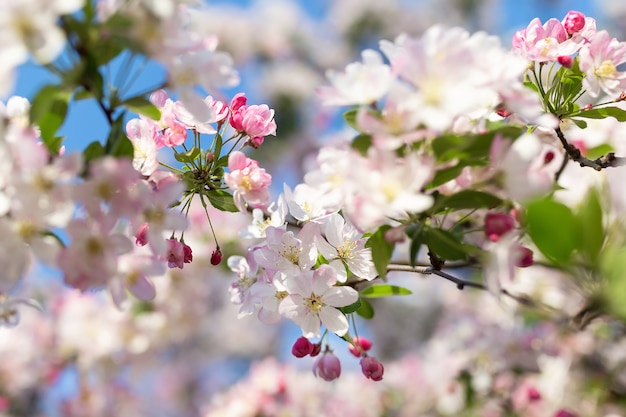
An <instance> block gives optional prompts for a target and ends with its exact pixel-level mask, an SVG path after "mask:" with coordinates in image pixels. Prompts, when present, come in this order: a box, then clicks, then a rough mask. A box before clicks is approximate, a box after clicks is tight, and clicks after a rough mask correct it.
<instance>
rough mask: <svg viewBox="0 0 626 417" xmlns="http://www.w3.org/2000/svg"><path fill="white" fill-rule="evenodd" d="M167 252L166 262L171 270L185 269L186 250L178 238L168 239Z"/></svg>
mask: <svg viewBox="0 0 626 417" xmlns="http://www.w3.org/2000/svg"><path fill="white" fill-rule="evenodd" d="M166 242H167V252H166V253H165V256H164V258H165V260H166V261H167V266H169V267H170V268H179V269H183V267H184V266H185V250H184V248H183V244H182V243H180V241H179V240H178V239H176V238H170V239H167V241H166Z"/></svg>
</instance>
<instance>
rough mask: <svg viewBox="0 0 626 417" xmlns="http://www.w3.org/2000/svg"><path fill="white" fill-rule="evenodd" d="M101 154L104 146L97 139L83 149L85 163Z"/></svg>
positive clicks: (102, 154)
mask: <svg viewBox="0 0 626 417" xmlns="http://www.w3.org/2000/svg"><path fill="white" fill-rule="evenodd" d="M102 156H104V147H103V146H102V144H101V143H100V142H98V141H97V140H96V141H93V142H91V143H90V144H89V145H88V146H87V147H86V148H85V150H84V151H83V157H84V159H85V162H86V163H89V162H91V161H93V160H94V159H98V158H100V157H102Z"/></svg>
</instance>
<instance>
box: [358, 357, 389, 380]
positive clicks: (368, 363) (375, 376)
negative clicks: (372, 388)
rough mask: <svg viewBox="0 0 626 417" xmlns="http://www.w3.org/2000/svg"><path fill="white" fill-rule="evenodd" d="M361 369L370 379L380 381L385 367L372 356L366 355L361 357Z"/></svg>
mask: <svg viewBox="0 0 626 417" xmlns="http://www.w3.org/2000/svg"><path fill="white" fill-rule="evenodd" d="M360 364H361V371H362V372H363V375H365V376H366V377H367V378H368V379H371V380H372V381H382V379H383V374H384V373H385V367H384V366H383V364H382V363H380V362H378V360H377V359H376V358H374V357H372V356H366V357H364V358H362V359H361V361H360Z"/></svg>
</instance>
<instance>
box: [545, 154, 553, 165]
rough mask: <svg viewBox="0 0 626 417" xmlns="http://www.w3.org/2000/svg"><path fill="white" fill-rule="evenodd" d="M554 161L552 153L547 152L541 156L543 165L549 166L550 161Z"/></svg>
mask: <svg viewBox="0 0 626 417" xmlns="http://www.w3.org/2000/svg"><path fill="white" fill-rule="evenodd" d="M553 159H554V152H552V151H548V152H546V154H545V155H544V156H543V163H544V164H546V165H547V164H549V163H550V162H552V160H553Z"/></svg>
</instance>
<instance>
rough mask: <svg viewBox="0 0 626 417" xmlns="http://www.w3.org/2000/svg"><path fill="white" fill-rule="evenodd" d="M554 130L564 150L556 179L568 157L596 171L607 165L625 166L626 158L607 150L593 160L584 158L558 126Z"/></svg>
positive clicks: (607, 166)
mask: <svg viewBox="0 0 626 417" xmlns="http://www.w3.org/2000/svg"><path fill="white" fill-rule="evenodd" d="M554 131H555V132H556V135H557V136H558V138H559V140H560V141H561V144H562V145H563V148H564V149H565V152H566V156H565V160H564V162H563V165H562V166H561V168H560V169H559V171H558V172H557V179H558V177H559V174H560V173H561V172H562V171H563V169H564V168H565V164H566V163H567V160H568V159H571V160H573V161H575V162H578V163H579V164H580V166H581V167H590V168H593V169H595V170H596V171H601V170H602V169H604V168H609V167H619V166H626V158H624V157H619V156H615V153H614V152H609V153H607V154H606V155H603V156H601V157H599V158H596V159H593V160H591V159H588V158H585V157H584V156H583V155H582V153H581V152H580V149H578V148H577V147H576V146H574V145H572V144H571V143H569V142H568V141H567V139H566V138H565V135H564V134H563V131H562V130H561V128H560V127H557V128H555V129H554Z"/></svg>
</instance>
